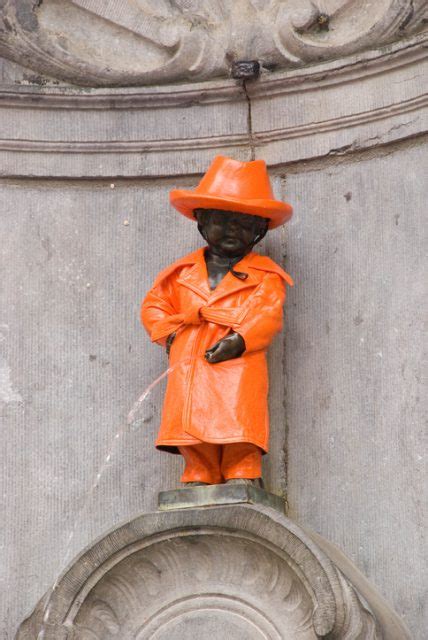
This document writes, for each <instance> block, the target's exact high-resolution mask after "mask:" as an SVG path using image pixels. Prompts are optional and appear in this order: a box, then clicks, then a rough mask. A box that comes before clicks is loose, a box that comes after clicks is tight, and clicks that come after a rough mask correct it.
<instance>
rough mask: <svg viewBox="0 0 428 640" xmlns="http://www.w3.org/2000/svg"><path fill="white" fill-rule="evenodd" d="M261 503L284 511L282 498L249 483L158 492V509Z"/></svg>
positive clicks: (284, 506) (284, 504) (284, 505)
mask: <svg viewBox="0 0 428 640" xmlns="http://www.w3.org/2000/svg"><path fill="white" fill-rule="evenodd" d="M242 503H246V504H262V505H265V506H266V507H271V508H272V509H276V510H277V511H280V512H281V513H285V512H286V502H285V500H284V498H281V497H280V496H276V495H274V494H273V493H268V492H267V491H265V490H264V489H259V488H258V487H253V486H251V485H227V484H214V485H210V486H206V487H185V488H183V489H175V490H173V491H161V492H160V493H159V509H160V510H161V511H169V510H171V509H191V508H195V507H213V506H218V505H227V504H242Z"/></svg>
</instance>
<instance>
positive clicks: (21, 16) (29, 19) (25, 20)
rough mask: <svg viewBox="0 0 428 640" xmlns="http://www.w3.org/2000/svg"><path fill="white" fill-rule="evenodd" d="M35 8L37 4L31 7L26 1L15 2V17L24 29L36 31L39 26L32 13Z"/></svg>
mask: <svg viewBox="0 0 428 640" xmlns="http://www.w3.org/2000/svg"><path fill="white" fill-rule="evenodd" d="M35 8H37V4H36V5H34V6H33V7H30V6H29V5H28V4H27V3H25V4H24V3H23V2H19V3H17V4H16V7H15V12H16V19H17V20H18V22H19V24H20V26H21V27H22V28H23V29H24V30H25V31H37V29H38V27H39V21H38V20H37V17H36V14H35V13H34V9H35Z"/></svg>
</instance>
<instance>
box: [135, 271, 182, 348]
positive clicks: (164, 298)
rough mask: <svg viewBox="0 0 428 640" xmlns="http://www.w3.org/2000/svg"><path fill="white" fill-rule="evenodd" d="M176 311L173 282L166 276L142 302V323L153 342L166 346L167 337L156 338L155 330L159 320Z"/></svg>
mask: <svg viewBox="0 0 428 640" xmlns="http://www.w3.org/2000/svg"><path fill="white" fill-rule="evenodd" d="M176 313H177V311H176V310H175V308H174V305H173V291H172V283H171V280H170V278H165V279H164V280H162V281H161V282H160V283H158V284H155V286H153V287H152V288H151V289H150V291H149V292H148V294H147V295H146V297H145V298H144V300H143V302H142V303H141V311H140V319H141V323H142V324H143V326H144V328H145V329H146V331H147V333H148V334H149V336H150V338H151V340H152V341H153V342H157V343H158V344H160V345H163V346H165V344H166V337H165V338H160V339H159V340H154V339H153V332H154V329H155V328H156V325H157V324H158V323H159V322H161V321H162V320H165V319H166V318H168V317H169V316H172V315H174V314H176Z"/></svg>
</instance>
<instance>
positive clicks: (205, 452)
mask: <svg viewBox="0 0 428 640" xmlns="http://www.w3.org/2000/svg"><path fill="white" fill-rule="evenodd" d="M178 450H179V451H180V453H181V455H182V456H183V458H184V461H185V463H186V466H185V468H184V473H183V475H182V476H181V482H185V483H188V482H191V483H196V482H197V483H201V484H202V483H205V484H220V483H222V482H223V477H222V475H221V471H220V460H221V445H217V444H210V443H209V442H202V443H201V444H193V445H186V446H180V447H178Z"/></svg>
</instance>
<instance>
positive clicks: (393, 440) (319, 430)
mask: <svg viewBox="0 0 428 640" xmlns="http://www.w3.org/2000/svg"><path fill="white" fill-rule="evenodd" d="M426 173H427V151H426V147H424V146H421V147H418V146H416V147H414V148H409V149H407V150H402V151H396V152H395V153H391V154H389V155H386V156H384V157H382V158H376V157H373V158H371V159H366V160H365V159H361V160H360V161H358V162H355V163H350V164H343V165H341V166H331V167H326V168H325V169H324V170H320V171H308V172H306V173H304V174H300V175H291V176H289V178H288V180H287V182H286V191H287V194H288V195H289V197H290V194H292V201H293V202H294V203H295V207H296V210H295V216H294V218H293V219H292V221H291V222H290V223H289V225H288V229H287V248H288V267H289V270H290V272H291V273H292V274H293V276H294V277H295V278H296V287H295V289H294V290H293V291H292V293H291V294H290V297H289V307H288V324H287V331H286V371H287V392H286V406H287V424H288V426H289V435H288V500H289V504H290V509H291V513H292V514H293V515H294V516H295V517H296V518H297V519H298V520H299V521H301V522H304V523H308V524H310V526H311V527H312V528H314V529H315V530H316V531H318V532H320V533H321V534H322V535H323V536H325V537H326V538H328V539H329V540H331V541H333V542H335V543H336V544H337V545H338V546H339V547H341V548H342V549H343V550H344V551H345V552H346V553H347V554H348V556H349V557H351V558H352V559H353V560H354V561H355V562H356V564H357V565H358V566H359V567H360V568H361V569H362V570H363V571H364V573H365V574H366V575H367V576H368V577H369V578H370V579H371V580H372V582H373V583H374V584H376V585H377V586H378V587H379V589H380V590H381V592H382V593H383V594H384V595H385V596H386V597H387V598H388V600H389V601H390V602H391V603H392V604H393V606H394V608H395V610H396V611H397V612H398V613H400V614H401V615H402V616H403V618H404V619H405V620H407V621H408V624H409V626H410V627H411V628H412V629H413V633H414V634H415V638H420V639H421V640H422V638H423V637H424V636H425V633H426V629H427V628H428V621H427V619H426V617H425V616H426V612H424V608H425V597H424V591H425V587H426V574H425V572H424V568H423V564H424V563H423V561H422V557H423V547H424V542H423V538H424V525H423V521H424V518H426V505H427V502H428V501H427V496H426V494H425V496H424V491H425V489H424V487H425V488H426V481H425V478H426V463H425V459H424V441H426V435H424V414H425V410H426V402H424V392H423V389H422V380H423V366H424V364H423V355H422V353H423V335H422V332H423V322H424V316H425V315H426V299H425V294H424V279H423V277H422V273H423V271H424V263H425V262H426V258H425V256H426V233H425V231H424V218H425V205H426V192H425V191H426ZM424 405H425V406H424Z"/></svg>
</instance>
